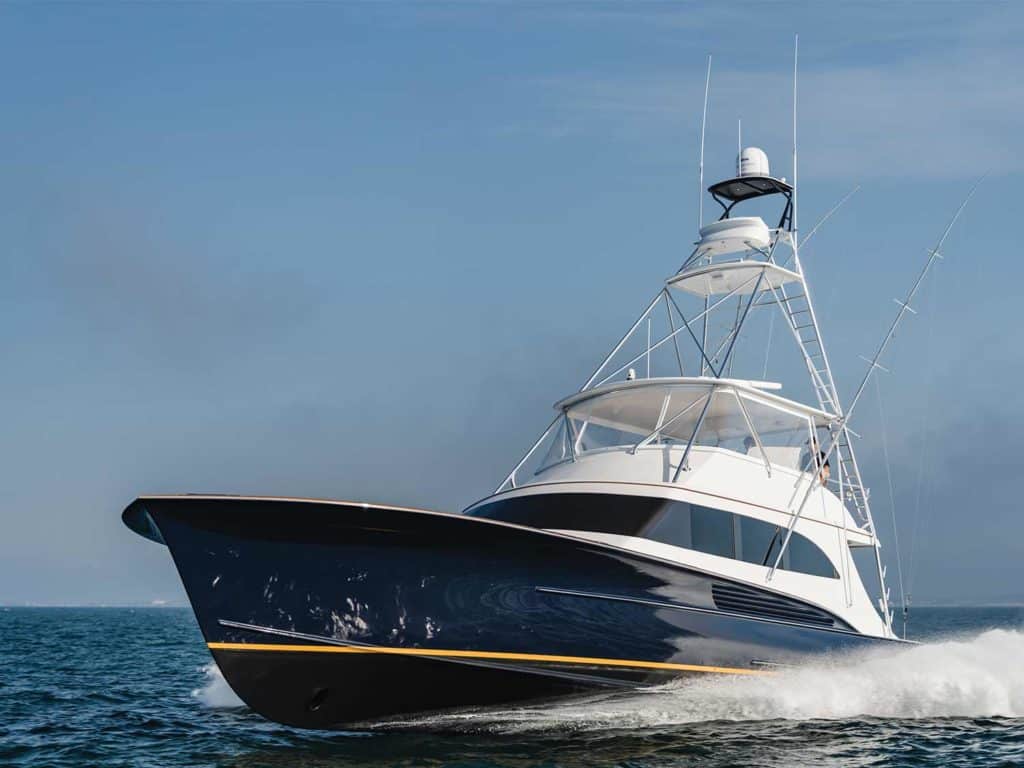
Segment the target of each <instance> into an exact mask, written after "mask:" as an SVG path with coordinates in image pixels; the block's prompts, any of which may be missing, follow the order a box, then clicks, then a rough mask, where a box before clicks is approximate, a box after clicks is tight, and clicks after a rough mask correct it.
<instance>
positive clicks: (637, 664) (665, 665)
mask: <svg viewBox="0 0 1024 768" xmlns="http://www.w3.org/2000/svg"><path fill="white" fill-rule="evenodd" d="M207 646H208V647H209V648H210V649H211V650H214V651H284V652H289V653H364V654H365V653H383V654H389V655H392V656H419V657H427V658H429V657H435V658H445V659H491V660H495V661H540V662H550V663H555V664H589V665H599V666H605V667H630V668H633V669H660V670H667V671H671V672H707V673H711V674H719V675H766V674H770V672H768V671H766V670H759V669H740V668H738V667H710V666H704V665H700V664H673V663H671V662H665V661H634V660H631V659H601V658H592V657H589V656H556V655H552V654H545V653H507V652H504V651H451V650H442V649H439V648H382V647H380V646H373V647H370V646H353V645H285V644H281V643H207Z"/></svg>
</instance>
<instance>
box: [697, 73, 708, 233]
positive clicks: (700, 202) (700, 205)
mask: <svg viewBox="0 0 1024 768" xmlns="http://www.w3.org/2000/svg"><path fill="white" fill-rule="evenodd" d="M710 89H711V54H710V53H709V54H708V74H707V77H706V78H705V79H704V116H703V117H702V118H701V120H700V164H699V170H698V179H697V230H698V231H699V230H700V228H701V227H703V226H704V129H705V128H706V127H707V123H708V91H709V90H710Z"/></svg>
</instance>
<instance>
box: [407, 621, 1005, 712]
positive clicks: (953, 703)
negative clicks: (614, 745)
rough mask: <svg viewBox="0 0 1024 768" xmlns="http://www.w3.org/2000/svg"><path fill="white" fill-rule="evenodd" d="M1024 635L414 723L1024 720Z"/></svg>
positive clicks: (995, 633)
mask: <svg viewBox="0 0 1024 768" xmlns="http://www.w3.org/2000/svg"><path fill="white" fill-rule="evenodd" d="M1022 659H1024V632H1021V631H1015V630H1005V629H993V630H989V631H986V632H983V633H981V634H978V635H974V636H971V637H962V638H950V639H946V640H940V641H934V642H929V643H926V644H921V645H913V646H903V647H898V648H889V649H883V650H876V651H872V652H868V653H861V654H856V655H847V656H842V657H833V658H829V659H827V660H820V661H818V662H815V663H811V664H808V665H805V666H800V667H792V668H785V669H780V670H778V671H777V672H774V673H772V674H768V675H760V676H718V675H715V676H708V677H703V678H690V679H687V680H680V681H677V682H673V683H669V684H667V685H662V686H659V687H656V688H649V689H646V690H642V691H637V692H633V693H630V694H628V695H607V696H595V697H592V698H590V699H586V700H582V701H580V700H576V701H565V702H561V703H556V704H549V705H546V706H543V707H540V706H538V707H515V708H504V709H501V710H495V709H490V710H481V711H476V712H474V711H470V712H463V713H457V714H451V715H442V716H437V717H432V718H424V719H422V720H418V721H416V720H413V721H409V720H407V721H405V724H406V725H419V726H421V727H429V726H431V725H434V726H436V727H456V728H459V727H462V728H470V729H476V728H479V729H481V730H498V731H503V732H509V731H512V732H522V731H542V730H566V729H567V730H573V731H590V730H622V729H626V730H633V729H642V728H664V727H671V726H674V725H683V724H687V723H697V722H705V721H713V720H732V721H757V720H776V719H785V720H813V719H826V720H842V719H850V718H857V717H880V718H941V717H968V718H974V717H1024V663H1022Z"/></svg>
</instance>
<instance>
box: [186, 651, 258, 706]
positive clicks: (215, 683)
mask: <svg viewBox="0 0 1024 768" xmlns="http://www.w3.org/2000/svg"><path fill="white" fill-rule="evenodd" d="M203 674H204V675H205V676H206V684H205V685H203V687H202V688H196V689H195V690H194V691H192V695H193V696H194V697H195V698H197V699H199V701H200V703H201V704H202V705H203V706H204V707H209V708H210V709H237V708H239V707H244V706H245V704H244V703H243V702H242V700H241V699H240V698H238V694H236V693H235V692H234V691H233V690H231V686H230V685H228V681H227V680H225V679H224V675H223V674H221V671H220V668H219V667H218V666H217V665H216V664H215V663H213V662H212V661H211V662H210V663H209V664H207V665H206V666H204V667H203Z"/></svg>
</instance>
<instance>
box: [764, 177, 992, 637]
mask: <svg viewBox="0 0 1024 768" xmlns="http://www.w3.org/2000/svg"><path fill="white" fill-rule="evenodd" d="M987 175H988V174H985V176H982V177H981V178H980V179H978V180H977V181H976V182H975V183H974V186H972V187H971V189H970V191H969V192H968V193H967V196H966V197H964V199H963V202H961V203H960V206H959V207H958V208H957V209H956V213H954V214H953V217H952V218H951V219H950V220H949V223H948V224H947V225H946V228H945V229H944V230H943V232H942V236H941V237H939V240H938V242H937V243H936V244H935V247H934V248H932V249H931V250H930V251H929V252H928V260H927V261H926V262H925V265H924V268H923V269H922V270H921V272H920V274H919V275H918V276H917V280H916V281H915V282H914V285H913V287H912V288H911V289H910V292H909V293H908V294H907V297H906V299H905V300H904V301H900V300H899V299H894V301H895V302H896V303H897V304H898V305H899V311H897V313H896V317H895V318H893V321H892V324H891V325H890V326H889V330H888V331H887V332H886V334H885V336H884V337H883V339H882V342H881V344H879V345H878V349H877V350H876V351H875V354H874V357H872V358H871V360H869V361H868V370H867V372H866V373H865V374H864V378H863V379H862V380H861V382H860V385H859V386H858V387H857V390H856V392H855V394H854V396H853V399H852V400H851V401H850V407H849V408H847V409H846V412H845V413H842V414H839V418H838V419H837V420H836V421H835V422H834V424H833V428H832V429H830V430H829V431H830V434H831V440H830V442H829V444H828V448H827V449H826V450H825V451H824V452H823V453H822V454H821V455H820V456H819V457H812V458H813V460H814V461H815V463H816V464H817V465H818V466H823V465H824V464H825V463H826V462H827V461H828V460H829V457H830V456H831V455H832V453H833V452H834V451H835V449H836V448H837V447H838V445H839V439H840V436H841V435H844V434H848V431H847V430H848V426H847V425H848V424H849V422H850V418H851V416H852V415H853V411H854V410H855V409H856V407H857V404H858V403H859V402H860V399H861V396H862V395H863V394H864V390H865V389H866V388H867V385H868V383H869V382H870V380H871V375H872V374H873V373H874V372H875V369H876V368H879V369H880V368H882V366H881V365H880V364H879V360H880V359H881V357H882V355H883V354H884V353H885V350H886V349H887V348H888V346H889V343H890V342H891V341H892V338H893V336H894V335H895V333H896V329H897V328H898V327H899V324H900V322H901V321H902V320H903V317H904V316H905V315H906V313H907V312H910V313H912V314H916V313H915V312H914V310H913V309H912V308H911V306H910V303H911V302H912V301H913V299H914V297H915V296H916V295H917V291H918V289H919V288H920V287H921V284H922V283H923V282H924V279H925V277H926V276H927V275H928V272H929V270H931V268H932V265H933V264H934V263H935V261H936V260H938V259H941V258H942V255H941V249H942V246H943V244H944V243H945V242H946V238H947V237H948V236H949V233H950V232H951V231H952V229H953V226H954V225H955V224H956V222H957V220H958V219H959V218H960V214H961V213H963V210H964V208H966V207H967V203H969V202H970V200H971V198H972V197H974V193H975V192H976V191H977V190H978V187H979V186H980V185H981V182H982V181H984V180H985V177H986V176H987ZM814 489H815V484H814V483H813V482H812V483H809V484H808V486H807V490H806V492H805V493H804V495H803V498H802V499H801V501H800V506H799V507H797V510H796V513H795V514H794V515H793V518H792V520H790V523H789V527H788V528H787V530H786V537H785V539H784V540H783V542H782V547H781V548H780V549H779V554H778V555H777V556H776V558H775V563H774V564H773V565H772V568H771V571H769V573H768V578H769V580H770V579H771V578H772V576H774V575H775V571H776V569H777V568H778V567H779V564H780V563H781V562H782V555H783V554H784V553H785V552H786V548H787V546H788V545H789V541H790V539H791V538H792V536H793V529H794V528H795V527H796V523H797V521H798V520H799V519H800V516H801V515H802V514H803V510H804V507H805V506H806V505H807V502H808V500H810V498H811V494H812V493H813V491H814ZM872 535H873V536H875V541H876V546H875V554H876V559H877V560H878V572H879V577H880V578H879V580H880V581H881V582H882V584H881V589H882V600H883V602H884V603H885V606H886V623H887V624H888V625H889V628H890V630H891V629H892V620H891V618H890V617H889V613H888V600H887V599H886V597H885V584H884V574H883V570H882V566H881V556H880V555H879V553H878V547H877V541H878V538H877V534H875V532H874V530H872ZM905 610H906V609H905Z"/></svg>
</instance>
